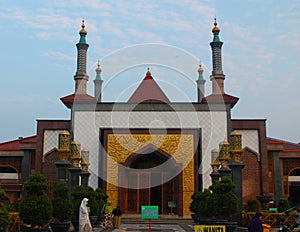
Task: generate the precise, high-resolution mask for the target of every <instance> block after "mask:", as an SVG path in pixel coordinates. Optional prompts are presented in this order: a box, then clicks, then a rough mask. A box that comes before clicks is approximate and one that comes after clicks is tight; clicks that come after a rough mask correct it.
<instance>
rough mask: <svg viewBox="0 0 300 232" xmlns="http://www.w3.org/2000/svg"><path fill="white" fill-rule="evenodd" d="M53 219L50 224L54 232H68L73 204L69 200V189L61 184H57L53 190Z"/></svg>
mask: <svg viewBox="0 0 300 232" xmlns="http://www.w3.org/2000/svg"><path fill="white" fill-rule="evenodd" d="M52 206H53V219H54V221H53V222H51V223H50V226H51V229H52V230H53V231H54V232H65V231H68V229H69V227H70V224H71V217H72V214H73V204H72V201H71V200H70V199H69V188H68V187H67V186H66V185H65V184H62V183H58V184H57V185H56V186H55V187H54V189H53V199H52Z"/></svg>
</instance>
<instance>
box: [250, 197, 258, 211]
mask: <svg viewBox="0 0 300 232" xmlns="http://www.w3.org/2000/svg"><path fill="white" fill-rule="evenodd" d="M258 211H259V202H258V201H257V200H249V201H248V203H247V212H258Z"/></svg>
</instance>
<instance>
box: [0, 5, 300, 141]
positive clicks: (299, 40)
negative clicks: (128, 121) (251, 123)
mask: <svg viewBox="0 0 300 232" xmlns="http://www.w3.org/2000/svg"><path fill="white" fill-rule="evenodd" d="M299 7H300V2H299V0H288V1H287V0H286V1H275V0H266V1H259V0H251V1H250V0H243V1H238V0H228V1H223V0H203V1H185V0H181V1H168V0H166V1H164V0H162V1H141V0H140V1H135V0H131V1H96V0H91V1H83V0H73V1H70V0H69V1H63V0H58V1H50V0H44V1H33V0H27V1H26V2H25V1H10V0H0V29H1V37H0V51H1V76H0V80H1V83H2V84H1V90H0V106H1V114H0V131H1V133H0V142H5V141H8V140H12V139H16V138H18V137H19V136H23V137H26V136H31V135H34V134H35V133H36V120H37V119H68V118H69V114H70V112H69V110H68V109H67V108H66V107H65V106H64V105H63V104H62V103H61V102H60V100H59V98H60V97H63V96H66V95H68V94H70V93H73V91H74V81H73V75H74V74H75V71H76V47H75V44H76V43H77V42H78V40H79V35H78V32H79V30H80V25H81V20H82V19H83V18H84V19H85V25H86V30H87V32H88V35H87V42H88V43H89V45H90V47H89V50H88V72H89V76H90V81H89V86H88V91H89V94H91V95H92V94H93V82H92V80H93V79H94V76H95V71H94V70H95V68H96V64H97V60H100V61H101V67H102V70H103V71H102V78H103V80H104V87H105V88H104V93H103V99H104V100H105V101H114V100H116V99H117V100H123V101H124V100H126V97H128V96H130V93H131V92H132V91H133V90H134V88H135V87H136V86H137V85H138V84H139V82H140V81H141V80H142V78H143V77H144V75H145V72H146V70H147V67H150V70H151V72H152V76H153V77H154V78H155V80H157V81H158V83H159V84H160V85H161V87H162V88H163V89H164V90H165V91H166V93H167V94H168V96H169V97H170V98H171V99H172V100H174V101H183V100H185V99H190V100H191V101H195V100H196V92H195V89H194V85H195V84H194V80H196V78H197V75H198V74H197V69H198V62H199V60H200V59H201V63H202V64H203V66H204V67H205V72H204V76H205V78H206V80H207V82H206V83H207V85H206V94H207V95H208V94H210V92H211V86H210V81H209V75H210V72H211V66H212V65H211V51H210V46H209V43H210V42H211V41H212V33H211V29H212V27H213V19H214V17H215V16H216V17H217V21H218V26H219V27H220V29H221V32H220V38H221V40H222V41H223V42H224V45H223V50H222V52H223V71H224V73H225V75H226V80H225V91H226V92H227V93H229V94H231V95H234V96H237V97H239V98H240V101H239V102H238V104H237V105H236V106H235V108H234V109H233V111H232V117H233V118H266V119H267V135H268V136H269V137H274V138H278V139H284V140H288V141H291V142H299V141H300V135H299V128H300V125H299V116H300V107H299V106H300V103H299V99H300V97H299V91H298V89H299V86H300V78H299V73H300V65H299V63H300V62H299V61H300V32H299V30H300V29H299V28H300V13H299ZM145 44H146V45H147V46H144V49H149V44H155V45H158V46H157V47H155V46H154V47H153V49H152V50H151V51H150V50H147V51H146V50H142V51H143V52H140V53H135V55H136V56H137V61H135V64H138V65H136V66H134V65H133V64H130V65H133V66H130V68H127V69H126V65H128V62H129V61H128V60H127V59H126V57H125V56H123V57H122V56H121V55H120V54H122V55H124V54H126V52H129V56H130V54H131V52H133V50H134V48H136V47H137V46H140V45H145ZM161 45H163V47H164V48H172V49H171V50H170V51H171V52H172V51H173V52H174V51H175V53H176V51H181V52H180V54H181V55H182V56H180V57H179V58H180V59H179V60H177V61H176V62H175V64H173V66H172V64H168V63H166V64H165V63H163V62H164V61H163V60H165V59H167V57H163V56H162V54H166V53H164V52H162V50H160V49H159V48H160V47H159V46H161ZM151 46H152V45H150V47H151ZM128 48H129V50H128ZM132 49H133V50H132ZM120 51H121V52H120ZM145 51H146V52H145ZM175 53H174V54H173V55H175V56H176V54H175ZM183 54H189V58H191V60H190V61H188V60H185V59H184V56H183ZM115 55H117V56H115ZM149 56H151V57H152V58H153V57H154V58H157V59H161V60H162V61H159V62H158V61H157V62H154V59H150V58H149ZM116 57H118V59H117V58H116ZM171 57H172V56H171ZM164 58H165V59H164ZM171 60H172V59H171ZM109 62H110V64H112V63H113V62H114V63H113V64H115V65H116V64H117V65H118V67H117V70H118V72H117V73H114V72H115V68H116V66H112V65H110V66H109ZM129 63H130V62H129ZM161 63H163V65H160V64H161ZM169 66H172V68H169ZM182 70H183V72H184V75H183V74H182V73H180V72H181V71H182ZM178 73H179V74H178ZM180 78H181V79H182V78H184V79H185V80H188V81H187V82H186V81H185V82H186V83H188V84H186V85H181V83H180ZM170 83H172V84H171V86H172V87H174V91H175V92H176V89H177V90H178V89H179V90H180V93H182V94H181V95H180V96H179V98H176V97H178V96H177V95H176V94H173V95H172V90H171V91H170V90H168V88H167V87H168V85H170ZM123 90H126V91H125V93H124V95H122V94H123V92H124V91H123ZM122 91H123V92H122ZM130 91H131V92H130ZM120 92H122V94H121V95H120V94H119V93H120ZM180 97H181V98H180Z"/></svg>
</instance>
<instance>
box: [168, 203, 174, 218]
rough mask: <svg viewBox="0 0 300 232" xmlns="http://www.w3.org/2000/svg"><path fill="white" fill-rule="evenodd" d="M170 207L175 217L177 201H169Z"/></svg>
mask: <svg viewBox="0 0 300 232" xmlns="http://www.w3.org/2000/svg"><path fill="white" fill-rule="evenodd" d="M168 207H169V208H171V215H173V208H175V207H176V201H168Z"/></svg>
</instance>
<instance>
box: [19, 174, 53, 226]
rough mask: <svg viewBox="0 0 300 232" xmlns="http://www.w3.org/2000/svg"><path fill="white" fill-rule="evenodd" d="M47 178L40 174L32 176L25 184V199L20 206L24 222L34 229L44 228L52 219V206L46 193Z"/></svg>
mask: <svg viewBox="0 0 300 232" xmlns="http://www.w3.org/2000/svg"><path fill="white" fill-rule="evenodd" d="M48 187H49V186H48V183H47V182H46V178H45V177H44V176H43V175H42V174H40V173H34V174H32V175H31V176H30V177H29V179H28V180H27V181H26V182H25V184H24V188H25V191H26V195H25V197H24V198H23V199H22V201H21V204H20V218H21V220H22V222H24V223H26V224H30V225H31V226H32V227H43V226H45V225H46V224H48V223H49V221H50V219H51V217H52V204H51V201H50V199H49V198H48V196H47V195H46V193H45V191H46V190H47V189H48Z"/></svg>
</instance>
